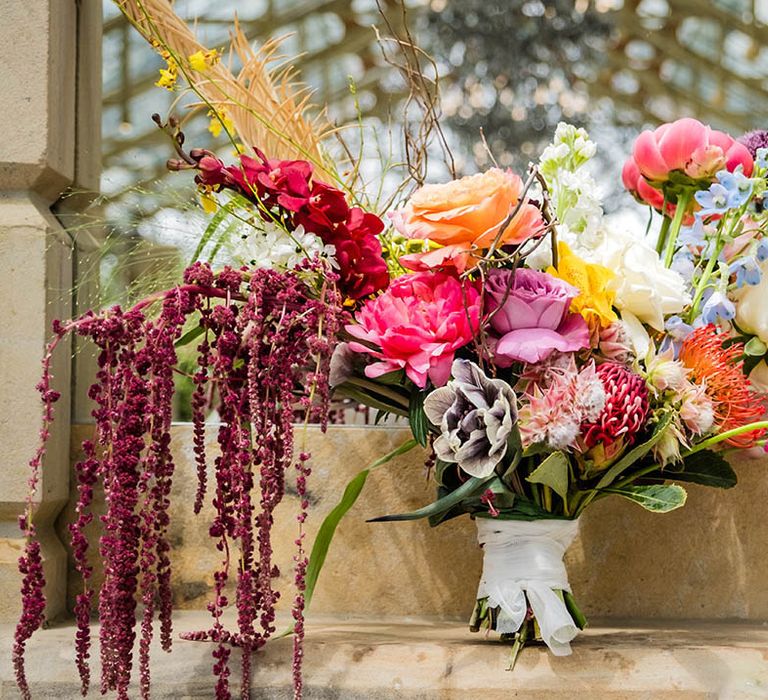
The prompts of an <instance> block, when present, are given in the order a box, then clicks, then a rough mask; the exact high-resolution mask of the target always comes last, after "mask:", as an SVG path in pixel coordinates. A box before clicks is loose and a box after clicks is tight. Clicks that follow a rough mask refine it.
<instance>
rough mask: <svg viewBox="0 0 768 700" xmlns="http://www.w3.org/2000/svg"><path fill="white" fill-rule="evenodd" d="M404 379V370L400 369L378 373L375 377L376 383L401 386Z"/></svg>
mask: <svg viewBox="0 0 768 700" xmlns="http://www.w3.org/2000/svg"><path fill="white" fill-rule="evenodd" d="M404 381H405V371H404V370H402V369H398V370H395V371H394V372H387V373H386V374H380V375H379V376H378V377H376V383H377V384H388V385H394V386H403V382H404Z"/></svg>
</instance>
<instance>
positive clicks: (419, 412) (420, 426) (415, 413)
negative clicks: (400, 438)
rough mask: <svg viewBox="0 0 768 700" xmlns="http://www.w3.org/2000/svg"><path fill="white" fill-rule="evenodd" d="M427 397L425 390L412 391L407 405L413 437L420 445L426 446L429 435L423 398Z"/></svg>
mask: <svg viewBox="0 0 768 700" xmlns="http://www.w3.org/2000/svg"><path fill="white" fill-rule="evenodd" d="M426 398H427V393H426V392H425V391H412V392H411V398H410V402H409V406H408V423H409V425H410V426H411V432H412V433H413V437H414V438H416V441H417V442H418V443H419V445H421V446H422V447H426V446H427V438H428V436H429V420H428V418H427V414H426V413H424V399H426Z"/></svg>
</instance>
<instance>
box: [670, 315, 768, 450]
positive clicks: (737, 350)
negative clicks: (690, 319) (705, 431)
mask: <svg viewBox="0 0 768 700" xmlns="http://www.w3.org/2000/svg"><path fill="white" fill-rule="evenodd" d="M723 340H724V338H723V336H721V335H720V333H718V331H717V328H716V327H715V326H714V325H712V324H710V325H708V326H702V327H701V328H697V329H696V330H695V331H694V332H693V333H691V334H690V335H689V336H688V337H687V338H686V339H685V341H684V342H683V347H682V349H681V350H680V361H681V362H682V363H683V364H684V365H685V366H686V367H688V369H689V370H690V375H689V378H690V379H691V381H693V382H695V383H696V384H701V385H703V386H704V391H705V392H706V394H707V396H709V398H711V399H712V403H713V404H714V408H715V423H716V424H717V425H718V426H719V428H720V430H722V431H727V430H732V429H733V428H740V427H741V426H743V425H747V424H749V423H752V422H754V421H757V420H759V419H760V418H761V417H762V415H763V413H764V412H765V409H764V408H763V405H762V402H761V396H760V394H759V393H757V392H755V391H752V389H751V388H750V383H749V379H747V377H745V376H744V372H743V370H742V361H741V360H740V359H739V358H740V357H741V356H742V355H743V353H744V345H743V344H742V343H733V344H732V345H729V346H728V347H727V348H726V347H723ZM764 434H765V430H754V431H752V432H750V433H744V434H743V435H738V436H736V437H733V438H729V439H728V440H726V442H728V443H729V444H731V445H734V446H735V447H752V445H754V443H755V441H756V440H758V439H760V438H761V437H763V435H764Z"/></svg>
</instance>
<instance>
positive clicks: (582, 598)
mask: <svg viewBox="0 0 768 700" xmlns="http://www.w3.org/2000/svg"><path fill="white" fill-rule="evenodd" d="M89 432H90V429H89V428H88V427H87V426H77V428H76V429H75V431H74V432H73V454H74V455H75V456H76V454H77V451H78V449H79V448H78V446H79V441H80V439H82V438H83V437H85V436H87V435H89ZM408 437H409V432H408V430H407V429H399V428H373V427H353V426H336V427H331V428H330V429H329V431H328V433H327V434H326V435H325V436H323V435H322V434H321V433H320V432H319V430H317V429H313V428H310V429H309V431H308V445H309V448H310V450H311V452H312V453H313V455H314V458H315V470H314V472H313V474H312V476H311V477H310V492H311V496H310V498H311V502H312V507H311V511H310V518H309V520H308V528H307V529H308V533H309V541H310V542H311V541H312V539H313V538H314V534H315V532H316V529H317V527H319V525H320V522H321V520H322V518H323V517H324V516H325V515H326V514H327V513H328V512H329V511H330V509H331V508H333V506H334V505H335V504H336V502H337V501H338V499H339V497H340V495H341V493H342V492H343V490H344V486H345V485H346V483H347V482H348V481H349V480H350V479H351V478H352V477H353V476H354V475H355V474H357V473H358V472H359V471H360V470H361V469H363V468H364V467H365V466H366V465H367V464H369V463H370V462H372V461H373V460H374V459H376V458H377V457H379V456H381V455H383V454H385V453H386V452H388V451H390V450H392V449H394V448H395V447H397V446H398V445H399V444H401V443H402V442H404V441H405V440H406V439H407V438H408ZM211 449H213V448H212V446H211ZM174 455H175V458H176V464H177V467H176V468H177V475H176V478H175V485H174V493H173V506H172V522H173V524H172V528H171V537H172V542H173V553H172V558H173V565H174V568H175V577H174V590H175V597H176V604H177V605H178V606H179V607H181V608H202V607H204V606H205V603H206V600H207V596H208V594H209V592H210V590H211V585H212V581H211V572H212V571H213V568H214V566H215V565H216V563H217V557H218V552H217V551H216V550H215V548H214V547H213V546H212V544H211V540H210V538H209V537H208V534H207V525H206V523H207V522H209V515H210V513H203V514H201V516H195V515H193V513H192V502H193V499H194V492H195V485H196V478H195V475H194V474H195V467H194V459H193V454H192V430H191V426H189V425H177V426H175V427H174ZM423 458H424V453H423V452H422V451H420V450H413V451H412V452H410V453H408V454H406V455H404V456H402V457H400V458H398V459H397V460H394V461H393V462H391V463H390V464H389V465H387V466H383V467H381V468H379V469H378V470H376V471H375V472H373V473H372V474H371V476H370V477H369V480H368V483H367V484H366V486H365V489H364V490H363V493H362V495H361V497H360V499H359V501H358V503H357V504H356V505H355V507H354V508H353V509H352V510H351V511H350V512H349V514H348V515H347V517H346V518H345V519H344V520H343V521H342V523H341V525H340V527H339V530H338V532H337V535H336V539H335V541H334V543H333V545H332V547H331V550H330V553H329V556H328V560H327V563H326V566H325V568H324V570H323V572H322V574H321V577H320V581H319V584H318V588H317V591H316V595H315V599H314V602H313V604H312V612H313V613H315V614H321V613H322V614H334V615H342V616H343V615H355V616H357V615H370V616H371V617H373V618H378V617H386V616H411V615H413V616H416V615H428V616H436V617H442V618H456V619H465V618H466V617H467V616H468V615H469V613H470V611H471V608H472V605H473V602H474V598H473V596H474V594H475V591H476V588H477V582H478V577H479V574H480V566H481V554H480V551H479V549H478V547H477V545H476V542H475V532H474V524H473V523H472V522H471V521H470V520H469V518H466V517H464V518H458V519H456V520H453V521H451V522H449V523H446V524H444V525H441V526H440V527H438V528H434V529H432V528H430V527H429V526H428V524H427V523H426V522H425V521H418V522H404V523H366V522H365V520H366V518H370V517H374V516H376V515H382V514H384V513H392V512H402V511H407V510H413V509H415V508H418V507H419V506H422V505H424V504H426V503H428V502H429V501H430V500H432V499H433V498H434V489H433V485H432V483H431V482H428V481H426V480H425V478H424V468H423ZM735 467H736V470H737V472H738V474H739V478H740V481H741V483H740V484H739V485H738V486H737V487H736V488H735V489H731V490H729V491H721V490H715V489H705V488H701V487H697V486H690V487H686V488H688V491H689V498H688V503H687V504H686V506H685V507H684V508H682V509H680V510H677V511H674V512H672V513H668V514H665V515H658V514H652V513H648V512H646V511H644V510H643V509H642V508H640V507H639V506H637V505H635V504H632V503H629V502H628V501H625V500H623V499H621V498H618V497H610V498H606V499H604V500H602V501H600V502H598V503H596V504H594V506H593V507H592V508H590V509H589V510H588V511H587V513H586V514H585V516H584V517H583V522H582V530H581V537H580V538H579V539H578V540H577V541H576V543H575V544H574V546H573V547H572V549H571V550H570V553H569V556H568V567H569V571H570V577H571V584H572V586H573V589H574V592H575V594H576V595H577V597H578V600H579V602H580V603H581V604H582V606H583V608H584V610H585V612H587V613H588V614H590V615H593V616H600V617H613V618H650V617H653V618H673V619H692V618H698V619H702V618H703V619H728V618H739V619H750V620H764V619H768V586H766V585H765V583H764V582H765V581H766V580H768V557H766V556H765V551H766V548H768V534H766V529H765V527H764V525H763V523H762V513H763V503H765V502H766V500H768V479H766V478H765V476H764V475H765V469H766V462H765V460H747V459H742V460H741V461H740V462H739V463H738V464H736V465H735ZM295 513H296V502H295V499H294V498H292V497H291V496H290V495H289V496H287V497H286V500H285V501H284V503H283V504H282V505H281V507H280V509H279V511H278V513H277V524H276V527H275V530H274V538H275V542H276V545H275V547H276V552H277V559H278V562H279V565H280V567H281V571H282V572H283V576H282V579H281V582H280V585H281V586H282V585H283V584H284V583H286V582H287V583H290V581H291V580H292V574H291V564H292V556H293V553H294V545H293V541H294V539H295V536H296V529H295V519H294V517H293V516H294V515H295ZM71 517H72V509H71V506H70V507H68V509H67V511H65V513H64V515H63V517H62V519H61V520H60V522H59V527H60V529H61V530H62V531H63V530H64V528H65V526H66V522H67V521H68V520H69V519H71ZM73 576H74V574H73V572H72V571H71V567H70V585H69V591H70V595H72V594H73V593H74V592H75V591H77V590H78V587H77V582H76V579H74V578H72V577H73Z"/></svg>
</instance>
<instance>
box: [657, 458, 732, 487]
mask: <svg viewBox="0 0 768 700" xmlns="http://www.w3.org/2000/svg"><path fill="white" fill-rule="evenodd" d="M667 475H668V476H667ZM651 476H654V477H656V476H658V477H661V478H665V476H666V478H670V477H671V478H674V480H675V481H688V482H690V483H692V484H701V485H702V486H713V487H715V488H718V489H730V488H733V487H734V486H736V482H737V481H738V477H737V476H736V472H735V471H733V468H732V467H731V465H730V464H728V462H727V461H726V460H725V459H724V458H723V456H722V455H720V454H718V453H717V452H712V451H711V450H702V451H701V452H695V453H694V454H692V455H690V456H689V457H686V458H685V459H684V460H683V463H682V468H679V467H678V465H675V467H668V468H667V469H660V470H659V471H657V472H653V474H651Z"/></svg>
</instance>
